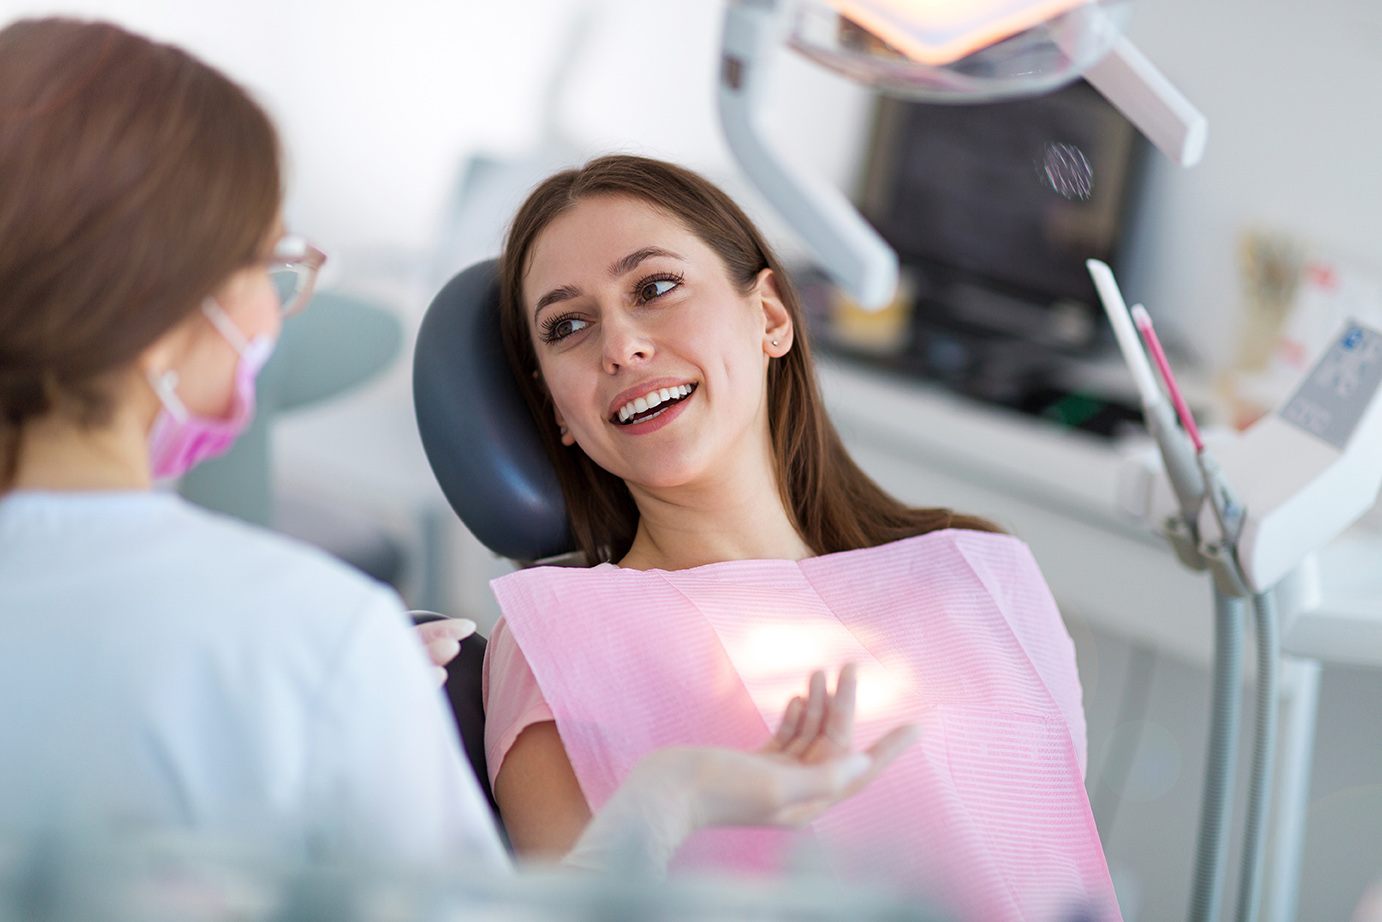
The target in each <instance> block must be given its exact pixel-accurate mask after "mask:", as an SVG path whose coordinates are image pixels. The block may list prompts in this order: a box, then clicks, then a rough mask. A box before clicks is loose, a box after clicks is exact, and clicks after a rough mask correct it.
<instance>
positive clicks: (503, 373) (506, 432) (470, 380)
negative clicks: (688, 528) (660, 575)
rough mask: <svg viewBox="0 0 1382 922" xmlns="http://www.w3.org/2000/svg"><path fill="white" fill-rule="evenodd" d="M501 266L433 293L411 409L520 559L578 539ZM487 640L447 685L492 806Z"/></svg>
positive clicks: (452, 478)
mask: <svg viewBox="0 0 1382 922" xmlns="http://www.w3.org/2000/svg"><path fill="white" fill-rule="evenodd" d="M497 269H498V265H497V261H496V260H487V261H485V262H481V263H476V264H475V265H473V266H471V267H470V268H469V269H466V270H464V271H463V272H461V273H460V274H459V275H457V276H455V277H454V278H453V279H452V280H451V281H450V282H448V283H447V284H446V286H445V287H443V288H442V290H441V291H440V292H439V293H438V294H437V296H436V298H434V299H433V300H432V304H431V306H430V307H429V308H428V309H427V314H426V316H425V317H424V318H423V320H422V326H421V327H420V328H419V330H418V336H417V348H416V351H415V352H414V355H413V408H414V410H415V411H416V413H417V426H418V431H419V432H420V433H421V435H422V446H423V448H424V449H425V450H426V452H427V460H428V462H429V463H430V464H431V465H432V473H433V474H434V475H435V476H436V478H437V483H439V484H440V485H441V488H442V492H443V493H444V494H446V498H447V500H448V501H449V502H450V503H451V507H452V508H453V509H455V510H456V514H457V515H459V516H460V517H461V521H463V522H464V523H465V525H466V527H467V528H468V529H470V531H471V533H472V534H474V535H475V537H477V538H479V539H480V542H481V543H482V544H484V545H485V546H486V547H488V548H489V549H490V550H491V551H493V552H494V553H496V554H498V555H499V556H501V557H507V558H509V559H511V560H516V561H519V562H520V564H521V563H525V562H532V561H538V560H546V559H548V558H553V557H559V556H562V555H566V554H569V553H571V552H572V551H574V550H575V542H574V541H573V540H572V539H571V535H570V532H569V530H568V529H567V524H566V502H565V501H564V500H563V499H562V495H561V487H560V486H559V485H558V483H557V477H556V473H555V472H554V471H553V470H552V465H551V463H550V462H549V461H548V460H547V456H546V454H544V452H543V449H542V444H541V442H539V440H538V432H537V426H536V425H535V424H534V423H533V420H532V416H531V415H530V414H529V413H528V407H527V405H526V404H525V403H524V402H523V395H522V394H520V393H519V390H518V385H517V384H516V383H515V382H514V380H513V373H512V372H511V371H510V370H509V363H508V360H507V359H506V358H505V357H504V346H503V342H502V340H501V338H500V333H499V278H498V272H497ZM484 647H485V639H484V638H483V637H480V636H479V635H478V634H477V635H474V636H472V637H468V638H466V640H465V641H464V642H463V643H462V644H461V653H460V655H459V656H457V657H456V659H455V660H453V661H452V662H451V665H450V666H448V667H447V681H446V690H447V694H448V696H449V697H450V698H451V703H452V710H453V711H454V712H455V714H456V726H457V729H458V730H459V731H460V735H461V741H462V743H463V744H464V745H465V749H466V754H467V755H468V756H469V758H470V762H471V765H472V766H473V767H474V768H475V772H476V775H477V776H478V777H479V779H480V782H481V786H482V787H483V788H484V790H485V794H486V796H488V797H489V799H490V805H491V807H494V796H493V793H492V792H491V791H490V789H489V773H488V770H487V768H486V765H485V728H484V712H483V709H482V708H481V707H480V670H481V663H482V660H483V658H484ZM498 816H499V814H498V809H497V808H495V818H496V819H498ZM501 828H502V824H501Z"/></svg>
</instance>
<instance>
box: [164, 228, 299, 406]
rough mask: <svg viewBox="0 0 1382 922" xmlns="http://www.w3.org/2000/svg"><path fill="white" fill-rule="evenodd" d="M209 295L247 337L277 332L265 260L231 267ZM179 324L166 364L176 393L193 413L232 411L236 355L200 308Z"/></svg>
mask: <svg viewBox="0 0 1382 922" xmlns="http://www.w3.org/2000/svg"><path fill="white" fill-rule="evenodd" d="M282 235H283V228H282V223H281V222H279V223H278V224H276V225H275V228H274V230H273V231H272V232H271V233H270V235H269V240H270V241H271V242H270V244H269V245H268V247H266V250H265V257H266V258H267V256H268V255H269V253H270V252H271V251H272V242H276V241H277V240H278V238H279V237H281V236H282ZM212 298H213V299H214V300H215V302H216V303H217V304H218V305H220V307H221V310H223V311H225V312H226V315H227V316H228V317H229V318H230V320H231V322H232V323H233V324H235V326H236V327H237V328H238V329H239V330H240V332H241V333H242V334H244V337H245V339H246V340H247V341H248V340H252V339H254V338H255V337H256V336H259V335H266V336H270V337H277V336H278V333H279V330H280V328H281V327H282V322H283V321H282V318H281V315H280V312H279V304H278V293H277V292H276V290H275V289H274V287H273V284H272V283H271V282H270V281H269V270H268V265H267V262H261V263H256V264H255V265H252V266H247V267H245V268H243V269H240V270H238V271H236V272H235V273H234V274H232V275H231V276H230V278H228V279H226V281H225V283H224V284H222V285H221V286H220V287H219V288H218V289H216V291H215V292H214V293H213V294H212ZM184 326H185V328H186V329H185V332H184V336H183V338H182V348H181V349H179V350H178V351H179V353H180V354H179V355H178V357H177V359H176V360H175V362H174V363H173V366H172V367H173V368H174V369H175V370H176V371H177V372H178V385H177V391H178V396H179V397H180V398H182V401H183V403H185V404H186V405H187V408H188V409H189V410H191V411H192V412H193V413H195V414H197V415H199V416H205V417H211V418H216V419H220V418H224V417H226V416H228V415H230V413H231V412H232V410H233V404H234V399H235V393H234V392H235V368H236V365H237V363H238V362H239V360H240V355H239V353H238V352H237V351H236V350H235V347H234V346H232V345H231V343H230V341H229V340H228V339H227V338H226V337H225V335H223V334H222V333H221V331H219V330H217V329H216V328H215V327H214V326H213V325H212V324H211V322H210V321H208V320H207V318H206V316H205V315H204V314H203V313H202V312H201V311H200V310H198V311H194V312H193V313H192V315H191V316H189V317H188V319H187V320H186V321H185V322H184Z"/></svg>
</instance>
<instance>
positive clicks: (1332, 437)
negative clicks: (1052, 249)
mask: <svg viewBox="0 0 1382 922" xmlns="http://www.w3.org/2000/svg"><path fill="white" fill-rule="evenodd" d="M1089 270H1090V275H1091V276H1092V277H1093V278H1094V281H1095V285H1096V287H1097V288H1098V290H1099V294H1100V297H1101V299H1102V300H1103V302H1104V307H1105V309H1106V310H1107V312H1108V314H1109V318H1110V321H1111V322H1112V323H1113V326H1114V330H1115V335H1116V336H1117V339H1118V343H1119V347H1120V349H1122V351H1123V354H1124V357H1125V359H1126V360H1127V362H1128V366H1129V368H1130V369H1131V370H1132V374H1133V378H1134V380H1135V381H1136V382H1137V383H1138V389H1139V391H1140V392H1141V393H1142V395H1143V406H1144V409H1145V410H1146V416H1147V421H1148V428H1149V429H1150V430H1151V432H1152V434H1153V435H1154V436H1155V438H1156V440H1157V444H1158V445H1159V447H1160V448H1161V454H1162V462H1163V469H1162V471H1161V473H1162V474H1164V475H1165V476H1164V477H1157V476H1156V474H1155V472H1152V473H1151V476H1152V478H1153V482H1152V483H1151V484H1149V486H1150V489H1147V490H1144V491H1143V495H1144V496H1145V497H1147V501H1146V502H1145V503H1144V504H1143V505H1142V507H1141V508H1140V509H1138V508H1126V511H1130V512H1133V513H1134V514H1140V515H1141V517H1142V518H1143V519H1144V520H1146V521H1148V522H1149V524H1152V525H1153V527H1159V528H1161V529H1163V530H1164V531H1165V533H1166V534H1167V536H1168V537H1169V538H1170V539H1171V541H1172V543H1173V545H1174V546H1175V548H1176V551H1177V553H1178V555H1179V556H1180V557H1181V559H1182V560H1183V561H1185V562H1186V563H1187V564H1188V565H1189V566H1191V567H1193V568H1195V569H1205V568H1206V567H1212V568H1213V571H1214V576H1215V581H1214V585H1215V618H1216V632H1215V661H1214V683H1213V684H1214V705H1213V710H1212V712H1211V723H1210V739H1209V750H1208V755H1207V757H1206V763H1205V788H1204V797H1203V803H1202V807H1201V815H1200V841H1199V847H1198V851H1197V857H1196V868H1195V880H1194V884H1193V887H1192V899H1191V911H1190V919H1191V920H1192V922H1213V920H1217V918H1218V916H1219V908H1220V903H1221V898H1222V890H1223V877H1224V865H1225V862H1226V857H1227V848H1228V835H1227V833H1228V818H1229V816H1230V814H1231V812H1232V803H1233V798H1232V779H1233V770H1234V760H1235V753H1236V751H1237V735H1238V712H1239V709H1240V698H1241V688H1240V683H1241V651H1242V633H1243V630H1242V620H1243V615H1242V609H1243V603H1242V600H1241V597H1242V596H1251V598H1252V601H1253V613H1254V616H1255V623H1256V629H1257V649H1258V682H1257V728H1256V740H1255V745H1254V751H1253V768H1252V774H1251V779H1252V781H1251V786H1250V789H1249V795H1248V809H1247V822H1246V829H1245V834H1244V844H1243V855H1242V869H1241V872H1240V877H1239V893H1238V909H1237V916H1236V917H1237V919H1238V920H1239V922H1251V920H1253V919H1255V918H1256V916H1257V913H1258V910H1259V907H1260V905H1261V879H1262V868H1263V864H1264V854H1265V850H1266V841H1267V819H1268V813H1267V811H1268V804H1269V800H1270V791H1271V785H1272V766H1273V763H1274V761H1275V747H1276V738H1275V731H1276V722H1277V707H1278V688H1277V685H1278V671H1279V665H1280V662H1279V661H1280V631H1279V624H1278V615H1277V611H1276V607H1275V600H1274V599H1275V597H1274V590H1275V587H1276V585H1277V584H1278V583H1279V582H1280V581H1281V580H1282V579H1284V578H1285V577H1286V576H1287V575H1288V574H1289V573H1290V572H1291V571H1292V570H1294V569H1295V568H1296V567H1297V566H1298V565H1299V564H1300V562H1301V561H1302V560H1303V559H1304V558H1305V557H1306V556H1307V555H1308V554H1310V553H1312V552H1314V551H1315V550H1317V549H1319V548H1320V547H1322V546H1323V545H1324V544H1325V543H1327V542H1328V541H1330V540H1332V539H1333V538H1334V537H1335V536H1336V535H1337V534H1338V533H1339V532H1340V531H1342V530H1343V529H1344V528H1346V527H1347V526H1348V525H1349V524H1351V523H1352V522H1353V521H1354V520H1355V519H1357V517H1358V516H1359V515H1361V514H1362V513H1363V512H1364V511H1366V510H1367V509H1368V507H1369V506H1371V505H1372V504H1373V502H1374V501H1375V500H1376V498H1377V494H1378V489H1379V487H1380V486H1382V333H1378V332H1377V331H1374V330H1370V329H1368V328H1366V327H1363V326H1361V325H1359V324H1357V323H1354V322H1351V321H1350V322H1349V323H1348V324H1346V325H1345V327H1344V330H1343V331H1342V332H1341V334H1340V335H1339V337H1338V338H1337V339H1336V341H1335V342H1334V344H1333V346H1332V348H1330V349H1329V351H1328V352H1326V354H1325V355H1324V356H1323V358H1321V359H1320V361H1319V363H1318V364H1317V365H1316V366H1315V368H1314V369H1312V370H1311V372H1310V374H1309V375H1308V376H1307V377H1306V378H1305V380H1304V381H1303V382H1302V383H1301V384H1300V386H1299V388H1298V390H1297V391H1296V392H1295V394H1293V395H1292V396H1291V398H1290V399H1288V400H1287V402H1286V403H1285V404H1284V405H1283V406H1282V407H1281V408H1280V409H1279V410H1277V411H1276V412H1275V413H1273V414H1271V415H1270V416H1268V417H1264V418H1263V419H1262V420H1260V421H1259V422H1258V423H1257V424H1255V425H1254V426H1253V427H1252V428H1251V429H1249V430H1248V432H1246V433H1245V434H1244V435H1243V436H1241V437H1239V438H1237V439H1234V440H1231V441H1228V442H1227V443H1225V444H1224V445H1222V446H1221V447H1220V449H1219V452H1220V455H1221V458H1220V459H1216V458H1215V456H1214V455H1211V454H1210V452H1209V451H1208V450H1206V449H1205V448H1204V446H1203V444H1202V442H1201V441H1200V439H1199V436H1198V433H1197V431H1196V430H1195V427H1194V422H1193V420H1192V419H1191V418H1190V416H1189V410H1188V409H1187V408H1186V407H1185V406H1184V401H1183V400H1180V399H1179V390H1178V388H1177V386H1176V384H1175V378H1174V375H1173V374H1172V373H1171V370H1170V366H1169V364H1168V363H1167V362H1166V361H1165V357H1164V354H1163V353H1162V352H1161V350H1160V345H1159V343H1158V342H1157V341H1156V336H1155V332H1154V331H1153V330H1152V328H1151V321H1150V318H1148V317H1146V315H1145V311H1143V312H1141V314H1140V315H1139V316H1138V318H1137V319H1138V321H1139V323H1138V324H1137V325H1138V327H1139V328H1140V329H1141V331H1142V333H1143V335H1144V336H1145V337H1146V339H1147V343H1148V347H1149V348H1151V349H1152V351H1153V354H1154V356H1155V357H1156V358H1157V360H1158V366H1159V368H1160V369H1161V371H1162V374H1163V377H1164V379H1165V383H1166V386H1167V389H1168V390H1169V391H1170V392H1171V393H1172V395H1173V397H1176V398H1177V399H1176V405H1177V410H1178V411H1179V414H1180V416H1181V419H1182V420H1183V421H1184V424H1185V430H1184V431H1182V430H1181V429H1180V428H1178V427H1177V426H1176V424H1175V421H1174V419H1173V418H1172V417H1171V415H1170V413H1169V411H1168V410H1166V409H1165V406H1166V401H1165V399H1164V398H1162V396H1161V394H1160V391H1159V390H1156V389H1155V386H1154V385H1155V382H1154V381H1151V382H1149V380H1148V379H1149V377H1150V369H1149V367H1148V365H1147V360H1146V356H1145V354H1144V353H1143V352H1142V349H1141V347H1140V345H1139V344H1138V343H1137V341H1136V340H1135V339H1134V338H1133V337H1131V336H1129V335H1128V332H1129V328H1130V327H1131V326H1132V323H1131V320H1130V319H1129V318H1128V316H1127V311H1126V307H1125V306H1124V305H1123V300H1122V296H1121V294H1120V293H1119V292H1118V290H1117V285H1116V283H1115V282H1114V280H1113V275H1112V273H1111V272H1109V271H1108V267H1107V266H1104V265H1103V264H1101V263H1097V262H1095V261H1091V262H1090V264H1089ZM1192 451H1193V459H1194V465H1195V467H1197V468H1198V471H1199V474H1200V476H1201V480H1200V485H1199V494H1198V495H1199V497H1200V501H1198V502H1197V501H1196V495H1195V492H1194V491H1193V490H1192V489H1187V487H1188V486H1190V487H1193V482H1192V481H1193V477H1192V476H1191V475H1190V473H1189V472H1190V470H1191V468H1190V466H1189V463H1188V461H1187V457H1188V456H1189V455H1190V453H1191V452H1192ZM1230 480H1232V481H1233V482H1235V483H1237V484H1239V485H1240V487H1241V490H1242V492H1241V497H1242V498H1241V499H1240V494H1239V493H1238V492H1236V491H1235V490H1234V488H1233V487H1232V486H1230ZM1131 495H1132V494H1130V493H1127V492H1125V497H1130V496H1131ZM1203 498H1208V500H1209V502H1208V503H1204V502H1203V501H1202V500H1203ZM1206 506H1207V507H1208V508H1205V507H1206ZM1278 822H1283V823H1284V822H1286V821H1285V820H1284V819H1283V818H1278ZM1290 828H1293V829H1298V828H1299V827H1298V825H1297V826H1291V827H1290ZM1288 851H1291V852H1292V853H1298V851H1299V850H1298V849H1288Z"/></svg>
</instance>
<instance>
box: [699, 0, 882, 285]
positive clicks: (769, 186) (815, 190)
mask: <svg viewBox="0 0 1382 922" xmlns="http://www.w3.org/2000/svg"><path fill="white" fill-rule="evenodd" d="M782 33H783V22H782V9H781V8H780V5H779V3H778V0H733V2H731V3H730V5H729V8H728V9H727V10H726V12H725V30H724V50H723V52H722V60H721V70H720V91H719V95H720V125H721V127H722V128H723V129H724V133H725V140H726V141H727V142H728V143H729V147H730V150H731V151H733V153H734V156H735V158H736V159H737V160H738V161H739V165H740V166H741V167H742V168H743V170H744V173H745V174H746V175H747V176H748V178H749V180H750V181H751V182H752V183H753V184H754V186H755V187H757V188H758V190H759V191H760V192H761V193H763V196H764V197H765V198H766V199H767V200H768V202H769V203H770V204H771V205H772V206H773V207H774V208H776V209H777V211H778V213H779V214H781V215H782V217H784V218H785V219H787V222H788V223H789V224H790V225H791V226H792V227H793V228H794V229H795V230H796V232H797V233H798V234H800V235H801V238H802V239H803V240H804V241H806V244H807V245H808V246H809V247H811V250H812V252H814V253H815V254H816V256H817V258H818V259H819V260H820V262H821V265H822V267H823V268H824V269H825V271H826V272H827V274H829V275H830V277H831V279H832V280H834V282H835V284H837V285H839V286H840V287H841V288H842V289H844V290H845V291H847V292H849V293H850V295H851V296H852V297H853V298H854V299H855V300H856V301H858V302H859V303H860V304H861V305H864V306H865V307H869V308H882V307H884V306H885V305H886V304H887V303H888V302H889V301H891V300H892V298H893V293H894V292H895V291H896V289H897V254H896V253H895V252H893V249H892V247H890V246H888V244H887V243H885V242H884V241H883V238H882V237H880V236H878V232H877V231H875V230H874V229H873V228H872V227H870V226H869V225H868V222H866V221H865V220H864V219H863V218H862V217H861V216H860V215H859V212H858V211H856V210H855V208H854V206H853V205H851V204H850V203H849V200H848V199H846V198H845V196H844V195H843V193H841V192H840V190H838V189H836V188H835V187H834V186H831V185H829V184H828V183H825V182H822V181H821V180H819V179H816V178H815V177H812V176H809V175H807V174H805V173H802V172H801V171H799V170H797V169H796V168H794V167H793V166H792V165H791V164H790V163H788V162H787V161H786V160H784V159H782V156H781V154H779V153H778V152H777V151H775V150H774V149H773V148H772V146H771V145H770V144H769V143H768V141H767V139H766V137H764V134H763V131H762V127H761V126H760V124H759V121H758V120H759V109H760V106H761V101H762V96H763V93H764V91H765V89H766V83H767V69H768V63H769V60H770V58H771V56H772V54H773V52H774V50H775V49H776V47H777V45H778V44H779V42H780V41H781V38H782Z"/></svg>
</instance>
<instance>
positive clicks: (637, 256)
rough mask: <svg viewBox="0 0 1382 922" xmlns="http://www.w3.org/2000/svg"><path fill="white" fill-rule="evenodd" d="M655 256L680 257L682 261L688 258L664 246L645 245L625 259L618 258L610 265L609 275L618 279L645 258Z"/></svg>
mask: <svg viewBox="0 0 1382 922" xmlns="http://www.w3.org/2000/svg"><path fill="white" fill-rule="evenodd" d="M654 256H667V257H670V258H671V259H680V260H682V261H685V259H686V257H684V256H682V255H681V254H680V253H673V252H672V251H671V250H664V249H663V248H662V247H643V249H641V250H634V251H633V252H632V253H630V254H629V255H628V256H625V257H624V258H623V259H620V260H616V261H615V262H614V263H613V264H612V265H611V266H610V267H609V277H610V278H612V279H617V278H618V277H619V276H621V275H623V274H624V273H625V272H631V271H633V269H635V268H636V267H637V266H638V264H639V263H641V262H642V261H643V260H645V259H651V258H652V257H654Z"/></svg>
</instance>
